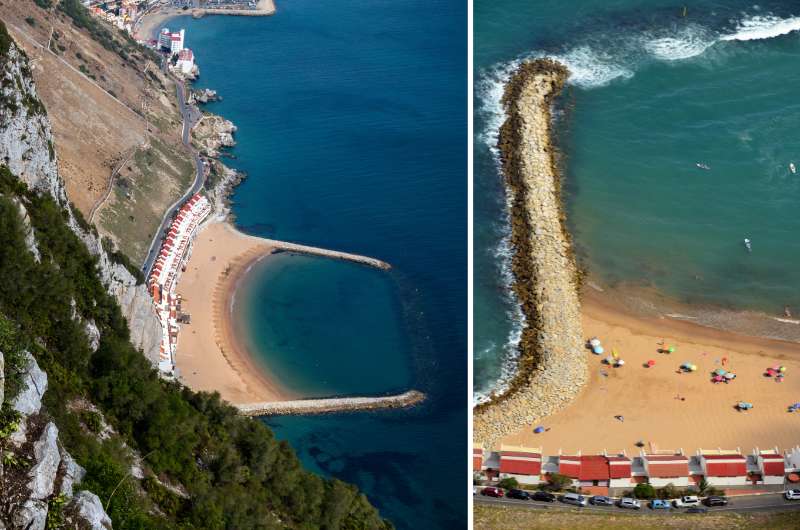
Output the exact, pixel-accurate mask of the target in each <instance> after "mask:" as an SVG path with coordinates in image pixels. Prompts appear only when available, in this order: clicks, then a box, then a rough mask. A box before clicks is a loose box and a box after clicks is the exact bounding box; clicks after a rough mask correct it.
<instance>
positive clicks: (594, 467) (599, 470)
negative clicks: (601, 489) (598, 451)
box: [578, 455, 609, 481]
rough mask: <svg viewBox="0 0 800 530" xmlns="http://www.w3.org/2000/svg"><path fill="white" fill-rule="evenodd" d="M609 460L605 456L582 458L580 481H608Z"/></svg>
mask: <svg viewBox="0 0 800 530" xmlns="http://www.w3.org/2000/svg"><path fill="white" fill-rule="evenodd" d="M608 477H609V470H608V460H607V459H606V457H605V456H602V455H596V456H582V457H581V471H580V473H579V474H578V480H586V481H588V480H608Z"/></svg>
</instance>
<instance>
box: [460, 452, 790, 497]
mask: <svg viewBox="0 0 800 530" xmlns="http://www.w3.org/2000/svg"><path fill="white" fill-rule="evenodd" d="M472 470H473V473H474V474H475V475H476V478H478V479H484V480H487V481H490V482H491V481H494V480H500V479H503V478H507V477H513V478H515V479H517V481H518V482H519V483H520V484H539V483H543V482H547V479H548V475H550V474H554V473H558V474H560V475H564V476H567V477H569V478H571V479H572V481H573V486H574V487H581V488H592V489H591V491H593V492H594V493H595V494H607V495H619V494H622V493H623V492H624V491H626V490H630V489H632V488H634V487H636V485H637V484H641V483H647V484H650V485H652V486H654V487H663V486H666V485H668V484H672V485H673V486H675V487H678V488H688V487H691V486H695V485H697V484H698V483H699V482H700V481H701V480H702V479H705V480H706V482H707V483H708V484H710V485H712V486H715V487H719V488H728V489H730V488H733V489H736V488H739V489H783V488H784V487H785V485H786V484H790V483H794V482H800V476H798V473H800V446H797V447H794V448H793V449H791V450H790V451H786V452H784V453H780V452H779V451H778V449H777V448H775V449H771V450H766V451H764V450H759V449H756V450H754V451H753V452H752V453H751V454H744V453H742V452H741V451H740V450H739V449H736V450H723V449H715V450H703V449H701V450H699V451H697V454H695V455H686V454H684V453H683V450H678V451H667V452H664V451H658V452H656V453H647V452H645V451H641V453H640V454H639V455H638V456H632V457H629V456H628V455H626V454H625V452H621V453H618V454H602V455H582V454H580V453H578V454H577V455H564V454H558V455H556V456H543V455H542V451H541V448H526V447H518V446H510V445H503V446H501V448H500V450H499V451H485V450H483V449H481V448H479V447H475V448H473V451H472Z"/></svg>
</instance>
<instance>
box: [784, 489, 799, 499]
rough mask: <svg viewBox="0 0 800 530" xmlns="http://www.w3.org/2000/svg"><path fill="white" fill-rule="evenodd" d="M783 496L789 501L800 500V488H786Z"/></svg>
mask: <svg viewBox="0 0 800 530" xmlns="http://www.w3.org/2000/svg"><path fill="white" fill-rule="evenodd" d="M783 496H784V497H786V500H787V501H796V500H800V490H786V493H784V494H783Z"/></svg>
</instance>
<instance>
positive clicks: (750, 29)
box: [719, 15, 800, 41]
mask: <svg viewBox="0 0 800 530" xmlns="http://www.w3.org/2000/svg"><path fill="white" fill-rule="evenodd" d="M798 30H800V17H790V18H780V17H776V16H772V15H763V16H762V15H756V16H752V17H749V18H745V19H743V20H741V21H740V22H739V23H738V25H737V31H736V33H733V34H730V35H723V36H721V37H720V38H719V40H722V41H733V40H738V41H748V40H762V39H772V38H774V37H780V36H781V35H786V34H788V33H792V32H793V31H798Z"/></svg>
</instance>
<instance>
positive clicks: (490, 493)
mask: <svg viewBox="0 0 800 530" xmlns="http://www.w3.org/2000/svg"><path fill="white" fill-rule="evenodd" d="M481 495H485V496H486V497H502V496H503V489H502V488H495V487H494V486H487V487H485V488H483V489H482V490H481Z"/></svg>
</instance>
